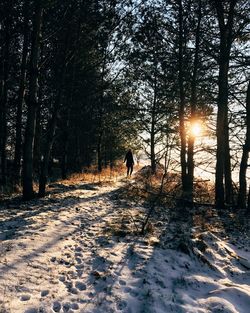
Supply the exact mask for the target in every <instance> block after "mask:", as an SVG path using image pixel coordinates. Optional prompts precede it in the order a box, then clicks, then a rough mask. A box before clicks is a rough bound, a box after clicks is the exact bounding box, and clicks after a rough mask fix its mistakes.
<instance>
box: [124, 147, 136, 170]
mask: <svg viewBox="0 0 250 313" xmlns="http://www.w3.org/2000/svg"><path fill="white" fill-rule="evenodd" d="M124 162H126V166H128V167H129V166H132V165H134V159H133V154H132V152H131V151H128V152H127V153H126V155H125V159H124Z"/></svg>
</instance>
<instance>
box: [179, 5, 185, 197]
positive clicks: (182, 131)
mask: <svg viewBox="0 0 250 313" xmlns="http://www.w3.org/2000/svg"><path fill="white" fill-rule="evenodd" d="M178 4H179V57H178V59H179V60H178V61H179V73H178V84H179V92H180V104H179V133H180V140H181V152H180V161H181V180H182V193H183V198H185V197H186V192H187V161H186V148H187V139H186V130H185V93H184V79H183V75H184V73H183V41H184V39H183V7H182V0H178Z"/></svg>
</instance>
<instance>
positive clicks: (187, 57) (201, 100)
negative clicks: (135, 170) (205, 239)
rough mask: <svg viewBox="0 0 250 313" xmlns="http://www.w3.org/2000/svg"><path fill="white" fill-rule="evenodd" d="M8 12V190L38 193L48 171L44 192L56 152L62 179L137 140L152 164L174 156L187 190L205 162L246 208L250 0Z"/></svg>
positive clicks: (219, 187)
mask: <svg viewBox="0 0 250 313" xmlns="http://www.w3.org/2000/svg"><path fill="white" fill-rule="evenodd" d="M1 12H2V13H1V15H2V18H1V50H0V51H1V52H0V53H1V72H0V77H1V79H0V82H1V88H0V90H1V94H0V99H1V102H0V103H1V107H0V108H1V132H0V137H1V138H0V139H1V140H0V143H1V158H0V160H1V180H0V182H1V189H2V191H4V190H6V189H7V190H8V189H12V190H14V189H15V187H16V186H21V187H22V190H23V198H24V199H31V198H33V197H34V196H35V192H34V188H33V183H34V181H37V182H39V192H38V193H39V195H40V196H44V195H45V189H46V184H47V181H48V179H49V176H50V175H52V174H51V171H50V169H51V167H52V166H53V162H56V163H57V167H58V169H59V168H60V169H61V173H60V174H59V171H58V175H60V176H61V177H62V178H66V177H67V175H68V174H69V173H73V172H79V171H80V172H81V171H82V170H83V168H86V167H90V166H91V165H94V166H96V168H97V170H98V171H99V172H101V171H102V169H103V168H105V167H108V166H110V167H113V166H114V165H115V163H116V161H117V160H119V159H121V158H122V156H123V154H124V152H125V149H126V147H128V146H131V147H133V148H135V149H136V150H137V151H143V152H144V154H146V156H147V158H148V159H149V160H150V164H151V169H152V173H153V174H154V173H155V171H156V164H158V163H160V162H161V161H162V160H164V158H165V159H167V163H169V167H170V169H168V170H171V168H172V170H174V171H177V172H179V173H180V175H181V185H182V192H183V198H185V199H186V198H187V199H188V200H189V201H191V202H192V201H193V185H194V173H195V167H196V166H197V167H203V168H204V164H206V165H207V166H206V167H207V170H208V171H211V174H214V177H215V179H214V181H215V194H214V198H215V204H216V206H218V207H221V208H223V207H224V206H225V205H228V206H232V205H234V206H237V207H239V208H241V209H245V208H246V207H247V203H248V201H250V200H247V194H249V193H248V190H247V188H248V185H247V168H248V152H249V149H250V148H249V145H250V141H249V140H250V134H249V131H250V130H249V125H250V123H249V119H250V117H249V110H250V108H249V106H250V104H249V101H250V100H249V92H250V91H249V87H248V79H249V3H248V1H202V0H201V1H191V0H188V1H160V0H159V1H134V2H133V1H97V0H96V1H87V0H86V1H49V0H48V1H45V0H44V1H42V0H41V1H28V0H27V1H2V2H1ZM197 123H198V124H200V125H202V124H203V125H205V126H204V131H203V135H201V136H203V137H204V138H205V139H204V140H203V142H202V144H201V143H199V144H198V145H196V144H195V139H196V138H195V137H196V134H193V133H192V127H193V126H194V125H196V124H197ZM194 127H195V126H194ZM198 127H200V126H198ZM196 128H197V127H196ZM171 152H172V153H171ZM170 154H171V155H172V158H171V157H170ZM196 155H197V157H196ZM169 159H170V162H168V160H169ZM173 160H175V162H173ZM208 164H209V165H210V166H208ZM204 170H205V171H206V168H204ZM232 172H234V175H233V176H232ZM248 199H249V196H248Z"/></svg>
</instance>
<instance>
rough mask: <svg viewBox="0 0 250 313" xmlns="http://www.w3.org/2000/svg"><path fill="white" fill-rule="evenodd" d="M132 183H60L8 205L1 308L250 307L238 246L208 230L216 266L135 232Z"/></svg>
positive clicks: (2, 216) (1, 250)
mask: <svg viewBox="0 0 250 313" xmlns="http://www.w3.org/2000/svg"><path fill="white" fill-rule="evenodd" d="M122 185H123V183H122V182H119V183H118V184H117V185H116V186H108V185H106V186H105V185H103V186H98V185H95V184H84V183H82V184H79V185H76V186H68V187H67V186H63V185H60V184H58V185H56V184H55V185H54V190H53V192H51V196H50V197H47V198H45V199H42V200H34V201H31V202H29V203H22V204H21V205H20V206H18V205H12V206H11V207H9V208H8V209H4V210H3V209H2V210H0V227H1V228H0V240H1V241H0V312H1V313H3V312H10V313H17V312H18V313H23V312H25V313H36V312H41V313H42V312H51V313H54V312H86V313H87V312H96V313H97V312H99V313H103V312H127V313H129V312H131V313H144V312H145V313H146V312H149V313H150V312H152V313H154V312H157V313H160V312H163V313H168V312H189V313H195V312H198V313H202V312H204V313H205V312H217V313H218V312H228V313H229V312H234V313H235V312H238V313H249V312H250V284H249V283H250V272H249V269H248V268H247V267H245V266H243V265H242V264H241V263H240V262H239V261H238V259H236V258H235V257H233V256H232V251H231V255H230V253H229V252H230V251H229V249H230V247H229V245H227V244H226V243H225V242H224V241H222V240H220V238H218V237H216V236H214V235H212V234H211V233H210V232H204V234H203V240H204V242H205V244H206V253H205V252H204V254H203V253H202V252H201V251H198V252H199V253H202V255H203V256H205V257H206V258H207V260H208V261H210V262H211V263H213V264H214V268H210V267H209V266H207V265H205V264H204V263H203V262H201V261H199V258H196V257H194V256H189V255H188V254H185V253H182V252H180V251H176V250H172V249H166V248H163V247H161V245H156V244H155V243H157V240H156V242H155V241H154V240H153V239H155V238H154V237H150V236H149V237H144V238H143V237H140V236H135V235H133V234H129V233H127V232H126V231H127V225H128V224H129V223H130V222H131V219H130V217H131V216H133V219H132V220H133V221H134V220H136V217H137V216H138V215H139V214H140V212H141V211H143V208H142V207H139V206H138V207H137V206H136V205H135V204H132V202H131V203H126V202H125V201H121V200H120V199H119V196H118V194H117V189H119V188H120V187H122ZM131 218H132V217H131ZM231 248H233V249H234V246H232V245H231ZM228 251H229V252H228ZM235 251H236V250H235ZM244 257H246V258H248V259H249V250H248V249H244Z"/></svg>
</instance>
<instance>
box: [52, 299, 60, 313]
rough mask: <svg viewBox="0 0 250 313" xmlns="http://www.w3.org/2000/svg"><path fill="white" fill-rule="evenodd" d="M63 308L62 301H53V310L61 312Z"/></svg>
mask: <svg viewBox="0 0 250 313" xmlns="http://www.w3.org/2000/svg"><path fill="white" fill-rule="evenodd" d="M61 308H62V305H61V303H60V302H58V301H55V302H54V303H53V311H54V312H60V310H61Z"/></svg>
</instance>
